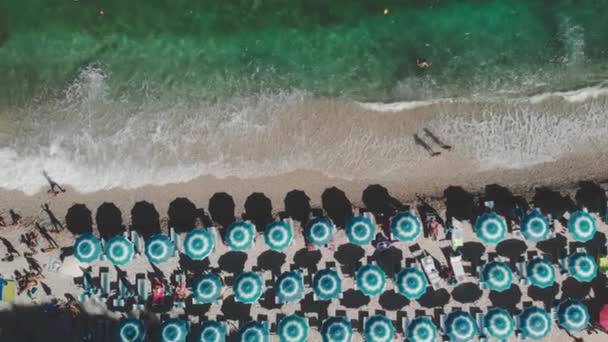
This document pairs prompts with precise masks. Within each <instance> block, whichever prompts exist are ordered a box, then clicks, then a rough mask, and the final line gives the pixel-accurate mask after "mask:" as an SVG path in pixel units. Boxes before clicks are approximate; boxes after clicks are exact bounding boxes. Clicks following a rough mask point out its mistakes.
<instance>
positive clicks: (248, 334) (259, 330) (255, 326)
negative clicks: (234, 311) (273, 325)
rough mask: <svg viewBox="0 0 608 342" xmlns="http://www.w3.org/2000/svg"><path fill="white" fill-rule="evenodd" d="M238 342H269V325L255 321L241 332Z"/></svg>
mask: <svg viewBox="0 0 608 342" xmlns="http://www.w3.org/2000/svg"><path fill="white" fill-rule="evenodd" d="M238 341H239V342H269V341H270V331H268V325H267V324H264V323H260V322H255V321H251V322H249V323H247V324H245V325H244V326H243V327H242V328H241V330H239V335H238Z"/></svg>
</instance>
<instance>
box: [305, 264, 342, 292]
mask: <svg viewBox="0 0 608 342" xmlns="http://www.w3.org/2000/svg"><path fill="white" fill-rule="evenodd" d="M312 289H313V291H314V292H315V295H316V296H317V298H318V299H319V300H331V299H334V298H338V297H340V295H341V294H342V278H340V275H339V274H338V272H336V271H334V270H331V269H326V270H320V271H319V272H317V273H315V276H314V278H313V280H312Z"/></svg>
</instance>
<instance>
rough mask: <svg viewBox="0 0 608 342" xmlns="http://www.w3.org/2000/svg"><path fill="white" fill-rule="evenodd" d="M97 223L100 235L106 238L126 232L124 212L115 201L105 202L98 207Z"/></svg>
mask: <svg viewBox="0 0 608 342" xmlns="http://www.w3.org/2000/svg"><path fill="white" fill-rule="evenodd" d="M95 223H97V230H98V231H99V235H100V236H101V237H102V238H104V239H106V240H108V239H110V238H112V237H114V236H117V235H121V234H123V233H124V232H125V226H124V225H123V222H122V213H121V212H120V209H118V207H117V206H116V205H115V204H114V203H109V202H104V203H102V204H101V205H100V206H99V207H98V208H97V213H96V214H95Z"/></svg>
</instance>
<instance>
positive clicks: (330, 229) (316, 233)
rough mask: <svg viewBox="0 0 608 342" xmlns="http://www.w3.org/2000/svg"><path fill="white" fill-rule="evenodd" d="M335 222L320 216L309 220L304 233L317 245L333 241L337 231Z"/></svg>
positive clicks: (307, 238)
mask: <svg viewBox="0 0 608 342" xmlns="http://www.w3.org/2000/svg"><path fill="white" fill-rule="evenodd" d="M335 230H336V229H335V227H334V224H333V223H332V222H331V220H330V219H328V218H326V217H318V218H316V219H314V220H311V221H309V222H308V225H307V226H306V230H305V232H304V235H305V236H306V240H308V242H310V243H312V244H313V245H315V246H317V247H321V246H324V245H327V244H328V243H330V242H331V239H332V238H333V237H334V233H335Z"/></svg>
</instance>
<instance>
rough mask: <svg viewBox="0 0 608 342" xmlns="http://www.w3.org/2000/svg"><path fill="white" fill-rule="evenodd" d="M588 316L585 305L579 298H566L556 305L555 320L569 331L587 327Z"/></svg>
mask: <svg viewBox="0 0 608 342" xmlns="http://www.w3.org/2000/svg"><path fill="white" fill-rule="evenodd" d="M590 318H591V317H590V316H589V310H588V309H587V306H586V305H585V304H583V302H581V301H579V300H572V299H568V300H565V301H563V302H561V303H559V305H558V306H557V322H558V323H559V325H560V326H561V327H562V328H564V329H566V330H568V331H570V332H578V331H582V330H584V329H585V328H587V325H589V319H590Z"/></svg>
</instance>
